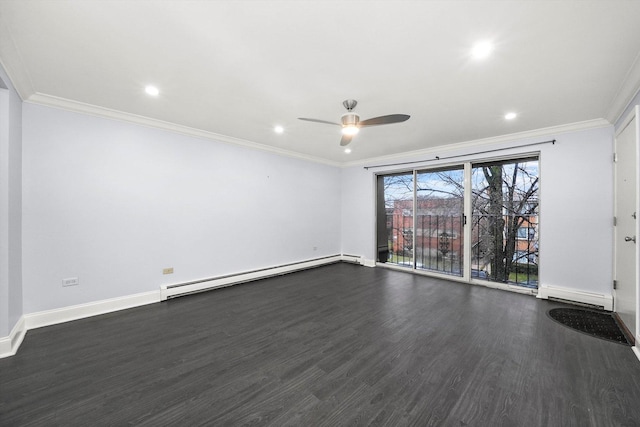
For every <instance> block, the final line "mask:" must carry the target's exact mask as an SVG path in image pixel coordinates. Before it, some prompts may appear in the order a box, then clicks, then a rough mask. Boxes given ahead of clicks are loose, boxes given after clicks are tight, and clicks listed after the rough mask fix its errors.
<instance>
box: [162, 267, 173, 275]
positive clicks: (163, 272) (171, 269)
mask: <svg viewBox="0 0 640 427" xmlns="http://www.w3.org/2000/svg"><path fill="white" fill-rule="evenodd" d="M162 274H173V267H169V268H163V269H162Z"/></svg>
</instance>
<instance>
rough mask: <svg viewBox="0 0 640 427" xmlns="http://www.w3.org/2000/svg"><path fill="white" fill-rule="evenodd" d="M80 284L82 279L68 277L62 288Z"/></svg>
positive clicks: (63, 280) (63, 281) (64, 280)
mask: <svg viewBox="0 0 640 427" xmlns="http://www.w3.org/2000/svg"><path fill="white" fill-rule="evenodd" d="M79 284H80V279H78V278H77V277H68V278H66V279H62V286H77V285H79Z"/></svg>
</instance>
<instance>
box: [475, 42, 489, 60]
mask: <svg viewBox="0 0 640 427" xmlns="http://www.w3.org/2000/svg"><path fill="white" fill-rule="evenodd" d="M491 51H493V43H491V42H490V41H489V40H482V41H479V42H477V43H476V44H474V45H473V48H472V49H471V56H473V57H474V58H476V59H484V58H486V57H488V56H489V55H490V54H491Z"/></svg>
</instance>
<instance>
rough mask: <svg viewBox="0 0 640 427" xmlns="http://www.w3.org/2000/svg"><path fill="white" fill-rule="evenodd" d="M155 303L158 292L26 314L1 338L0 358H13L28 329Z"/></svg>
mask: <svg viewBox="0 0 640 427" xmlns="http://www.w3.org/2000/svg"><path fill="white" fill-rule="evenodd" d="M155 302H160V293H159V292H158V291H151V292H144V293H141V294H134V295H127V296H124V297H119V298H111V299H107V300H102V301H94V302H90V303H86V304H79V305H73V306H69V307H63V308H57V309H54V310H46V311H40V312H37V313H30V314H25V315H24V316H22V317H21V318H20V320H19V321H18V323H17V324H16V326H15V327H14V328H13V330H12V331H11V334H10V335H9V336H8V337H2V338H0V358H3V357H8V356H13V355H15V354H16V352H17V351H18V348H19V347H20V344H22V340H23V339H24V336H25V334H26V333H27V331H29V330H30V329H36V328H41V327H44V326H50V325H55V324H58V323H64V322H70V321H72V320H78V319H84V318H86V317H91V316H98V315H100V314H106V313H112V312H114V311H120V310H125V309H127V308H134V307H139V306H142V305H147V304H153V303H155Z"/></svg>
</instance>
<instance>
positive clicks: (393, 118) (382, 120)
mask: <svg viewBox="0 0 640 427" xmlns="http://www.w3.org/2000/svg"><path fill="white" fill-rule="evenodd" d="M409 117H411V116H409V115H407V114H389V115H388V116H380V117H373V118H371V119H367V120H362V121H360V122H358V127H362V126H377V125H388V124H391V123H400V122H404V121H407V120H409Z"/></svg>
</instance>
